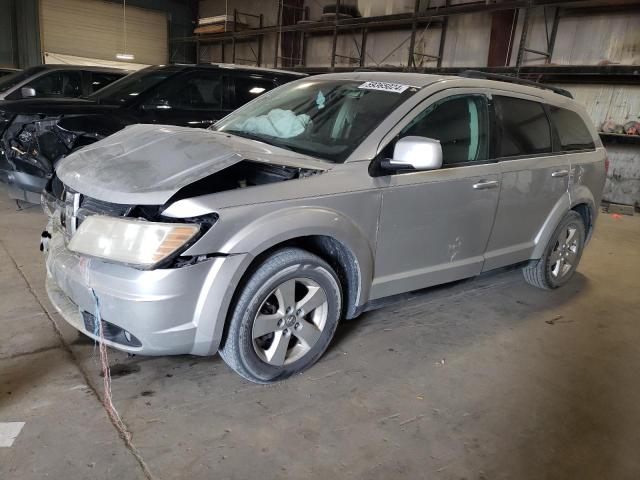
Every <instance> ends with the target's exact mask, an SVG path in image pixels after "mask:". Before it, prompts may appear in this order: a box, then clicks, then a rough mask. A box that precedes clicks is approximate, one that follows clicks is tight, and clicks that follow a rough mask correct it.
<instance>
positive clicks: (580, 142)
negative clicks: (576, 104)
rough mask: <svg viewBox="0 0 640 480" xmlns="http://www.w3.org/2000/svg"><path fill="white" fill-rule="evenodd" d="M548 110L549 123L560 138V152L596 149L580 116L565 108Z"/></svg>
mask: <svg viewBox="0 0 640 480" xmlns="http://www.w3.org/2000/svg"><path fill="white" fill-rule="evenodd" d="M549 109H550V110H551V121H552V122H553V124H554V126H555V128H556V131H557V132H558V137H559V138H560V150H562V151H565V152H566V151H571V150H593V149H594V148H596V146H595V144H594V142H593V137H592V136H591V133H589V129H588V128H587V126H586V125H585V124H584V121H583V120H582V118H581V117H580V115H578V114H577V113H576V112H574V111H572V110H567V109H566V108H559V107H549Z"/></svg>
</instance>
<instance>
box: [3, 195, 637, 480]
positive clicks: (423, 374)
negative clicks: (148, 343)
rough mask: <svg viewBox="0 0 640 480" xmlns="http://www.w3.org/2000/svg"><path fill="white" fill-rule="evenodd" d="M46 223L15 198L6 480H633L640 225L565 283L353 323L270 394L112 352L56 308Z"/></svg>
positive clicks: (607, 228)
mask: <svg viewBox="0 0 640 480" xmlns="http://www.w3.org/2000/svg"><path fill="white" fill-rule="evenodd" d="M43 222H44V218H43V216H42V214H41V213H40V211H39V209H38V208H30V209H27V210H25V211H16V205H15V203H11V202H9V201H8V200H7V199H6V197H5V196H4V195H2V196H1V197H0V259H1V261H0V305H1V306H2V308H1V309H0V322H1V324H2V327H3V328H2V329H1V330H0V427H1V425H2V422H25V425H24V427H23V429H22V431H21V432H20V433H19V435H18V436H17V438H16V440H15V443H13V446H11V447H6V448H0V478H1V479H21V480H27V479H36V478H37V479H40V478H45V477H48V478H55V479H62V478H64V479H66V480H72V479H85V478H92V479H96V480H97V479H102V478H105V479H106V478H119V479H138V478H145V477H147V478H153V479H178V478H185V479H186V478H189V479H205V478H206V479H209V478H216V479H224V478H233V479H250V478H261V479H265V480H266V479H281V478H285V479H286V478H289V479H306V478H314V479H315V478H322V479H324V478H360V479H367V480H371V479H390V478H410V479H458V480H459V479H502V478H513V479H543V478H548V479H569V478H571V479H573V478H575V479H578V478H579V479H598V480H601V479H627V478H628V479H637V478H638V476H639V475H640V473H639V472H640V456H639V455H638V450H639V448H640V384H639V383H638V372H639V371H640V348H639V347H638V345H640V326H639V325H638V320H640V314H639V313H638V312H639V311H640V295H639V294H638V292H639V291H640V274H639V273H638V272H640V249H639V248H638V245H639V240H640V217H638V216H636V217H622V218H614V217H612V216H611V215H604V214H603V215H601V216H600V220H599V225H598V228H597V230H596V235H595V237H594V239H593V241H592V243H591V245H590V246H589V248H588V249H587V251H586V253H585V255H584V257H583V260H582V264H581V265H580V269H579V272H578V274H577V275H576V277H575V278H574V279H573V280H572V281H571V282H570V284H569V285H568V286H566V287H565V288H562V289H560V290H557V291H553V292H545V291H540V290H537V289H534V288H532V287H529V286H528V285H527V284H525V283H524V281H523V280H522V277H521V275H520V272H519V271H511V272H501V273H498V274H492V275H490V276H486V277H481V278H478V279H475V280H472V281H468V282H463V283H459V284H456V285H452V286H447V287H443V288H437V289H431V290H429V291H427V292H425V293H422V294H419V295H414V296H412V297H411V298H409V299H406V300H405V301H404V302H402V303H400V304H393V305H389V306H387V307H385V308H382V309H380V310H377V311H375V312H370V313H367V314H365V315H363V316H362V317H361V318H359V319H358V320H356V321H353V322H349V323H346V324H344V325H342V326H341V327H340V328H339V330H338V334H337V338H336V339H335V341H334V343H333V346H332V347H331V348H330V350H329V351H328V352H327V354H326V355H325V357H324V358H323V359H322V360H321V361H320V362H319V363H318V364H317V365H316V366H315V367H313V368H312V369H311V370H310V371H309V372H307V373H305V374H302V375H299V376H297V377H295V378H292V379H290V380H288V381H286V382H283V383H280V384H277V385H273V386H257V385H253V384H251V383H248V382H246V381H244V380H242V379H241V378H240V377H238V376H237V375H235V374H234V373H233V372H231V371H230V370H229V369H228V368H227V367H226V366H225V365H224V363H223V362H222V361H221V360H220V359H219V358H217V357H214V358H197V357H188V356H183V357H170V358H144V357H133V358H127V357H126V356H125V355H122V354H120V353H118V352H115V351H110V352H109V355H110V360H111V364H112V368H113V377H114V378H113V395H114V402H115V405H116V407H117V408H118V410H119V412H120V414H121V416H122V418H123V420H124V422H125V424H126V426H127V428H128V429H129V431H130V432H131V434H132V441H131V443H130V444H126V443H125V441H123V440H122V439H121V438H120V436H119V434H118V432H117V431H116V429H115V428H114V427H113V425H112V424H111V422H110V420H109V418H108V417H107V415H106V413H105V410H104V408H103V407H102V404H101V402H100V400H99V398H98V396H99V395H101V394H102V391H101V388H102V387H101V385H102V383H101V378H100V376H99V368H98V363H97V351H96V349H95V348H94V346H93V344H92V343H90V342H88V341H86V340H83V339H82V338H79V337H78V335H77V334H76V333H75V332H74V331H73V330H72V329H71V328H69V327H67V326H66V324H65V323H64V322H63V321H62V320H61V319H60V318H59V317H58V316H57V315H56V314H55V313H54V311H53V309H52V308H51V306H50V305H49V304H48V301H47V299H46V294H45V293H44V275H45V273H44V267H43V262H42V258H41V255H40V253H39V252H38V242H39V235H40V231H41V230H42V225H43Z"/></svg>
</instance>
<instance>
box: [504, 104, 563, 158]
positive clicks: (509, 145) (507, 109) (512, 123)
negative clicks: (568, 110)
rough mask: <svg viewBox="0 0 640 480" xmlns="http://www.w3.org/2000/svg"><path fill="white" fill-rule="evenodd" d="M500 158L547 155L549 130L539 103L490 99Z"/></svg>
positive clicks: (549, 147) (549, 148) (549, 137)
mask: <svg viewBox="0 0 640 480" xmlns="http://www.w3.org/2000/svg"><path fill="white" fill-rule="evenodd" d="M493 100H494V105H495V107H496V113H497V115H498V124H499V129H500V137H499V138H500V141H499V146H498V151H499V152H500V153H499V155H500V156H501V157H512V156H517V155H537V154H540V153H548V152H551V128H550V126H549V119H548V118H547V114H546V113H545V111H544V107H543V106H542V104H540V103H538V102H533V101H531V100H524V99H521V98H513V97H503V96H499V95H495V96H494V97H493Z"/></svg>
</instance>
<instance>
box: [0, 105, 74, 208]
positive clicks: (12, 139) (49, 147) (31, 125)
mask: <svg viewBox="0 0 640 480" xmlns="http://www.w3.org/2000/svg"><path fill="white" fill-rule="evenodd" d="M58 121H59V118H51V117H45V118H42V116H40V115H16V116H15V118H13V121H12V122H11V124H10V126H8V127H7V128H6V129H5V130H4V131H3V132H2V134H1V141H0V144H1V147H0V148H1V150H2V151H1V152H0V153H2V155H1V160H0V161H1V164H0V181H3V182H5V183H6V184H7V185H8V187H9V194H10V195H11V196H12V197H13V198H16V199H19V200H25V201H28V202H31V203H38V202H39V199H40V192H41V191H42V189H43V188H44V186H45V185H46V183H47V181H48V180H49V179H50V178H51V175H52V173H53V169H54V167H55V165H56V163H57V162H58V161H59V160H60V159H61V158H62V157H64V156H65V155H67V154H68V153H69V152H70V151H71V149H72V147H73V144H74V141H75V134H73V133H72V132H68V131H66V130H64V129H63V128H61V127H60V126H59V125H58Z"/></svg>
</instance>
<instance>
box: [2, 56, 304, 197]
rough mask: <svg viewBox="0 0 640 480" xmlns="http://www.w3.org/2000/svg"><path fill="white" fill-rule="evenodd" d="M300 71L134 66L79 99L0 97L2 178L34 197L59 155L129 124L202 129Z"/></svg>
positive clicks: (13, 191)
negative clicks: (133, 70) (133, 69)
mask: <svg viewBox="0 0 640 480" xmlns="http://www.w3.org/2000/svg"><path fill="white" fill-rule="evenodd" d="M302 76H304V74H299V73H292V72H286V71H282V70H273V69H266V68H255V67H244V66H239V65H226V64H206V65H167V66H155V67H148V68H145V69H143V70H139V71H138V72H136V73H133V74H131V75H129V76H127V77H125V78H123V79H121V80H119V81H117V82H114V83H113V84H111V85H109V86H108V87H106V88H104V89H102V90H100V91H99V92H97V93H95V94H93V95H89V96H88V97H86V98H81V99H33V100H20V101H15V102H3V103H1V102H0V181H2V182H4V183H6V184H7V185H8V187H9V194H10V196H11V197H12V198H16V199H20V200H25V201H30V202H34V203H36V202H38V201H39V198H40V191H41V190H42V188H43V187H44V186H45V185H46V182H47V180H48V179H49V178H50V177H51V175H52V173H53V169H54V167H55V165H56V164H57V162H58V161H59V160H60V159H61V158H63V157H64V156H66V155H67V154H68V153H70V152H72V151H74V150H77V149H78V148H80V147H83V146H85V145H88V144H91V143H93V142H95V141H97V140H100V139H102V138H105V137H107V136H109V135H111V134H113V133H115V132H117V131H119V130H122V129H123V128H124V127H126V126H127V125H132V124H136V123H152V124H153V123H155V124H167V125H179V126H187V127H200V128H206V127H209V126H210V125H212V124H213V123H214V122H216V121H217V120H219V119H220V118H222V117H224V116H225V115H226V114H227V113H229V112H231V111H233V110H235V109H236V108H238V107H239V106H241V105H244V104H245V103H247V102H248V101H250V100H252V99H254V98H256V97H258V96H260V95H261V94H262V93H264V92H266V91H268V90H271V89H273V88H275V87H277V86H279V85H282V84H284V83H287V82H290V81H292V80H296V79H299V78H301V77H302Z"/></svg>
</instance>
